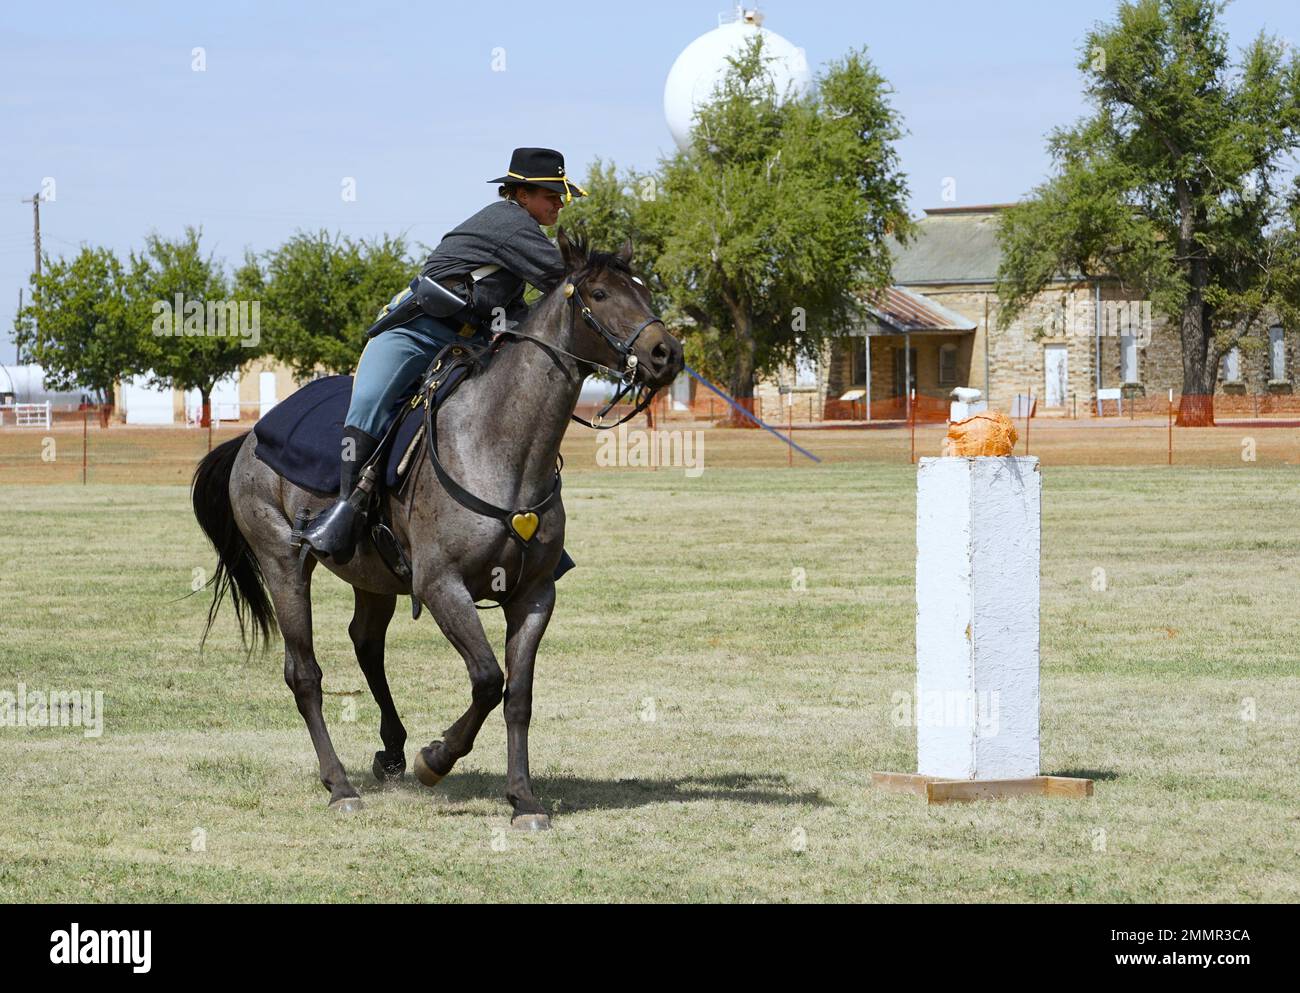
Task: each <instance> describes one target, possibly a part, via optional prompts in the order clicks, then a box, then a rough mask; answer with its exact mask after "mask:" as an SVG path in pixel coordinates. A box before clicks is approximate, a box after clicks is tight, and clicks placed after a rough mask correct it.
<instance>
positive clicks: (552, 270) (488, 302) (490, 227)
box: [420, 200, 564, 321]
mask: <svg viewBox="0 0 1300 993" xmlns="http://www.w3.org/2000/svg"><path fill="white" fill-rule="evenodd" d="M491 263H495V264H496V265H499V266H501V268H500V269H498V270H497V271H496V272H494V273H492V274H491V275H490V276H485V277H484V278H482V279H480V280H479V281H478V282H477V283H475V284H474V310H475V313H477V315H478V316H479V317H480V318H483V319H484V320H490V319H491V317H492V311H493V309H494V308H496V307H502V308H504V309H505V313H506V318H507V319H508V320H512V321H517V320H522V319H523V316H524V314H526V313H527V309H528V308H527V305H526V304H525V303H524V283H531V284H532V285H533V286H536V287H537V288H538V289H539V290H541V291H543V292H550V291H551V290H552V289H554V288H555V284H556V283H557V282H558V279H559V276H560V275H561V274H562V272H563V267H564V260H563V259H562V258H561V256H560V250H559V249H558V248H556V247H555V246H554V245H553V244H551V242H550V241H549V240H547V237H546V235H544V234H542V229H541V227H539V226H538V224H537V222H536V221H535V220H533V217H532V215H531V214H529V213H528V211H526V210H524V208H523V207H521V206H519V204H517V203H514V202H513V201H511V200H498V201H496V202H495V203H490V204H488V205H487V206H486V207H484V208H483V209H482V210H480V211H479V212H478V213H477V214H475V215H474V216H473V217H471V218H469V219H468V220H467V221H465V222H464V223H463V224H461V225H460V226H459V227H457V228H455V229H454V230H452V231H448V232H447V234H446V235H444V236H443V239H442V241H441V242H440V243H439V245H438V247H437V248H435V249H434V250H433V251H432V252H431V253H430V254H429V257H428V258H427V259H425V261H424V268H423V269H421V270H420V275H422V276H428V277H429V278H430V279H436V280H438V281H440V282H441V281H442V280H446V279H454V278H455V277H460V276H467V275H468V274H469V273H471V272H473V271H474V270H475V269H477V268H479V267H480V266H483V265H488V264H491Z"/></svg>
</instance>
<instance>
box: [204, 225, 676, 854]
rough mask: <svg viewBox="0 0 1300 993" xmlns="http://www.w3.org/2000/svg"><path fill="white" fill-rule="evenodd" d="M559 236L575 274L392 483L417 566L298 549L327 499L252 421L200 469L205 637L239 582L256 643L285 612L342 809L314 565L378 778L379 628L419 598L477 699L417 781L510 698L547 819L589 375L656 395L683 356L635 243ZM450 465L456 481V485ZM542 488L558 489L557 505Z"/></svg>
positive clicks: (401, 734) (534, 814)
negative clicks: (484, 604) (570, 474)
mask: <svg viewBox="0 0 1300 993" xmlns="http://www.w3.org/2000/svg"><path fill="white" fill-rule="evenodd" d="M556 243H557V245H558V247H559V249H560V254H561V257H562V259H563V268H564V277H563V279H562V280H561V281H560V282H559V283H558V284H557V285H556V287H555V288H554V289H553V290H552V291H551V292H549V293H547V294H546V295H545V296H544V297H543V298H542V299H541V300H540V301H538V303H537V304H535V305H534V306H533V308H532V309H531V310H530V312H529V313H528V316H527V317H526V318H525V319H524V320H523V321H522V322H521V323H520V324H519V325H518V327H517V328H510V329H507V330H504V331H501V332H499V333H498V334H497V335H496V336H495V339H494V347H495V353H494V354H493V355H492V358H491V361H490V362H488V363H487V365H486V368H484V369H483V370H482V371H480V372H477V373H475V374H474V375H470V376H468V377H467V378H465V379H464V381H463V382H462V383H461V384H460V385H459V387H458V389H457V390H456V392H455V393H454V394H453V395H452V396H451V397H450V399H448V400H447V401H446V402H445V403H444V404H443V405H442V406H441V407H440V408H438V407H435V409H434V411H433V417H434V418H436V421H435V422H434V423H436V435H435V436H434V438H433V440H432V445H433V453H434V455H436V456H437V458H436V459H431V458H429V457H427V456H428V448H429V445H430V443H431V442H430V434H431V433H432V432H431V431H426V432H425V433H424V436H423V437H422V438H421V440H420V442H419V446H420V452H419V457H418V461H417V462H415V463H413V464H412V468H411V469H410V470H409V473H411V474H412V475H409V476H408V478H406V480H405V482H404V484H403V486H402V487H401V488H400V492H401V494H402V497H401V498H400V499H399V496H398V493H397V492H393V491H388V492H386V493H384V494H383V495H382V497H381V499H382V501H384V503H385V506H386V510H387V517H388V520H389V521H390V522H391V529H392V532H393V534H394V535H395V536H396V537H397V540H398V542H399V543H400V544H401V545H402V546H403V548H404V549H405V550H407V551H408V555H409V560H410V575H409V578H408V579H405V580H403V579H400V578H399V573H398V572H397V571H395V570H393V569H391V568H390V567H389V566H388V565H387V564H386V563H385V561H384V559H383V558H382V557H381V556H380V554H379V553H378V551H377V549H376V548H375V547H374V546H373V545H372V544H371V543H370V542H369V541H365V540H363V541H362V542H361V543H360V544H359V545H358V549H357V552H356V554H355V555H354V556H353V557H352V558H351V559H349V561H348V562H347V563H346V564H344V565H339V564H337V563H334V562H332V561H330V560H329V559H325V560H324V561H323V562H318V560H317V559H316V558H314V557H311V556H306V557H305V558H302V557H300V555H299V553H298V551H296V550H295V548H294V547H293V544H292V532H293V528H294V523H295V521H299V522H300V521H302V520H304V519H308V518H310V517H312V516H314V515H315V514H316V513H318V512H319V511H320V509H321V508H322V507H323V506H324V505H325V504H326V503H328V502H329V500H330V497H329V496H328V495H326V494H320V493H316V492H314V491H311V490H306V489H302V488H300V487H298V486H296V485H294V484H293V483H291V482H289V481H288V480H287V479H284V478H283V477H281V476H279V475H278V474H277V473H276V472H275V471H274V470H273V469H271V468H270V466H268V465H267V464H266V463H265V462H262V461H261V460H259V459H258V458H257V455H256V449H257V437H256V435H255V434H254V433H253V432H249V433H247V434H244V435H241V436H240V437H238V438H234V439H232V440H230V441H227V442H225V443H223V444H221V445H219V446H218V447H216V448H214V449H213V450H212V451H211V452H210V453H209V454H208V455H207V456H206V457H205V458H204V459H203V460H202V461H201V462H200V463H199V465H198V467H197V469H196V471H195V474H194V479H193V485H192V502H193V506H194V513H195V516H196V517H197V519H198V522H199V525H200V526H201V527H202V529H203V531H204V532H205V533H206V535H207V536H208V538H209V540H210V541H211V542H212V545H213V546H214V548H215V549H216V551H217V554H218V557H219V562H218V565H217V569H216V571H215V573H214V575H213V578H212V580H211V583H210V585H211V586H212V591H213V592H212V602H211V604H210V605H209V608H208V618H207V626H206V627H205V628H204V638H205V639H206V637H207V635H208V633H209V632H210V631H211V628H212V624H213V622H214V620H215V617H216V614H217V611H218V609H219V607H220V605H221V604H222V602H223V600H224V599H225V596H226V595H227V594H228V595H229V598H230V600H231V603H232V605H233V609H234V611H235V614H236V617H237V619H238V621H239V628H240V636H241V639H242V640H243V641H244V644H245V646H246V647H247V648H248V650H249V651H250V652H251V651H252V650H253V648H255V647H256V646H257V644H258V642H259V641H260V642H261V643H262V644H263V646H265V645H267V644H268V642H269V639H270V635H271V626H272V624H273V623H274V624H276V625H278V627H279V630H280V633H281V635H282V637H283V639H284V680H285V682H286V683H287V684H288V686H289V689H290V690H291V691H292V692H293V696H294V699H295V701H296V703H297V706H298V711H299V713H300V714H301V715H302V718H303V720H304V721H305V722H306V725H307V731H308V734H309V735H310V736H311V742H312V745H313V746H314V748H315V750H316V756H317V759H318V761H319V764H320V780H321V783H322V784H324V786H325V788H326V789H327V790H328V791H329V797H330V798H329V801H328V807H329V808H330V809H333V810H337V811H345V812H346V811H353V810H358V809H360V808H361V806H362V802H361V797H360V796H359V795H358V793H357V791H356V789H355V788H354V787H353V786H352V784H351V783H350V782H349V781H348V777H347V773H346V772H345V770H344V768H343V764H342V762H340V761H339V757H338V755H337V754H336V753H335V751H334V746H333V744H332V743H331V742H330V736H329V732H328V731H327V730H326V727H325V719H324V717H323V716H322V713H321V668H320V665H319V664H318V662H317V659H316V654H315V651H314V649H313V647H312V615H311V578H312V572H313V570H314V569H315V567H316V566H317V565H318V564H323V565H325V567H326V568H327V569H328V570H329V571H330V572H333V573H334V574H335V575H336V576H338V577H339V578H340V579H342V580H343V581H344V582H345V583H347V584H349V585H350V586H351V587H352V590H353V594H354V599H355V609H354V612H353V616H352V621H351V624H350V625H349V626H348V633H349V635H350V636H351V640H352V644H353V646H354V648H355V650H356V657H357V662H358V663H359V664H360V666H361V671H362V673H363V674H364V675H365V678H366V682H367V683H368V685H369V687H370V692H371V694H372V695H373V696H374V699H375V702H376V703H377V704H378V706H379V711H380V722H379V736H380V739H381V741H382V743H383V746H384V747H383V749H382V750H380V751H377V752H376V753H375V759H374V764H373V766H372V771H373V773H374V775H375V777H376V779H378V780H379V781H380V782H388V781H392V780H397V779H401V777H402V776H403V774H404V773H405V771H406V755H405V745H406V728H405V727H404V726H403V725H402V721H401V719H400V717H399V716H398V713H397V708H396V706H395V705H394V703H393V697H392V694H391V692H390V690H389V686H388V680H387V677H386V676H385V670H384V639H385V634H386V632H387V629H388V624H389V621H390V620H391V619H392V617H393V613H394V608H395V605H396V601H397V597H398V596H399V595H410V596H412V598H413V600H412V605H413V608H415V607H416V606H417V605H418V606H422V607H427V608H428V610H429V612H430V613H431V614H432V615H433V617H434V619H435V621H436V622H437V624H438V627H439V628H440V629H441V630H442V633H443V635H444V636H445V637H446V638H447V640H448V641H450V642H451V644H452V645H453V647H455V649H456V651H458V652H459V653H460V655H461V657H462V658H463V659H464V661H465V666H466V668H467V670H468V672H469V682H470V703H469V706H468V708H467V709H466V710H465V712H464V713H463V714H462V715H461V717H460V718H459V719H458V720H456V721H455V723H453V724H452V725H451V726H450V727H449V728H447V729H446V730H445V731H444V732H443V734H442V736H441V738H435V739H434V740H433V741H431V742H430V743H429V744H428V745H427V746H425V747H423V748H421V749H419V750H418V752H417V754H416V757H415V772H416V776H417V778H418V779H419V780H420V782H422V783H424V784H425V785H426V786H430V787H432V786H436V785H437V783H438V782H439V781H440V780H441V779H442V778H443V777H444V776H446V775H447V774H448V773H449V772H450V771H451V769H452V767H453V766H454V765H455V764H456V762H457V761H458V760H460V759H461V758H463V757H464V756H465V755H467V754H469V752H470V750H471V749H472V748H473V746H474V738H475V736H476V735H477V734H478V731H479V729H480V728H481V727H482V725H483V722H484V720H485V719H486V718H487V716H488V714H489V713H491V711H492V710H493V709H494V708H495V707H496V706H497V704H498V703H501V702H502V700H504V701H505V706H504V714H505V723H506V734H507V762H508V774H507V781H506V798H507V800H508V801H509V802H510V804H511V807H512V815H511V825H512V826H513V827H516V828H520V829H524V830H545V829H546V828H549V827H550V818H549V816H548V814H547V812H546V810H545V808H544V807H543V806H542V804H541V803H540V802H539V801H538V799H537V795H536V793H535V792H534V789H533V784H532V779H531V777H530V774H529V770H528V730H529V723H530V719H531V714H532V693H533V666H534V660H535V658H536V655H537V649H538V645H539V644H540V642H541V640H542V637H543V635H544V634H545V633H546V628H547V625H548V623H549V621H550V618H551V613H552V610H553V608H554V606H555V581H554V578H553V570H554V569H555V566H556V564H557V562H558V561H559V559H560V555H561V551H562V547H563V543H564V529H565V514H564V505H563V500H562V499H561V498H560V497H559V479H560V476H559V473H560V468H559V466H560V464H561V463H560V462H559V452H560V442H561V441H562V439H563V437H564V433H565V429H566V428H567V426H568V423H569V420H570V418H571V417H573V416H574V410H575V408H576V406H577V401H578V395H579V392H580V390H581V388H582V384H583V382H584V380H585V379H586V377H587V376H588V375H590V374H592V373H593V372H594V371H596V370H599V369H605V370H606V371H610V369H611V366H618V368H617V369H614V370H613V371H615V372H617V373H619V374H620V375H621V376H622V380H623V383H624V385H625V387H626V388H634V389H635V390H636V391H638V392H639V393H640V394H642V395H643V396H644V397H647V398H648V397H649V396H652V395H653V392H654V391H655V390H657V389H659V388H661V387H663V386H666V385H667V384H668V383H670V382H671V381H672V380H673V379H674V378H675V377H676V376H677V375H678V374H679V373H680V372H681V370H682V368H683V358H682V346H681V343H680V342H679V341H678V339H677V338H675V337H674V336H673V335H672V334H670V333H669V332H668V329H667V327H666V326H665V325H664V323H663V321H662V320H660V319H659V318H658V317H657V316H656V315H655V314H654V312H653V308H652V306H651V300H650V294H649V292H648V290H647V289H646V287H645V284H644V283H643V282H642V280H641V279H640V278H639V277H637V276H636V275H635V274H634V273H633V270H632V267H631V260H632V245H631V243H630V242H625V243H624V244H623V246H622V248H621V249H619V251H617V252H614V253H610V252H596V251H588V247H587V245H586V243H585V242H584V241H583V240H582V239H580V238H575V239H573V240H572V241H570V239H569V238H568V237H567V236H566V234H565V232H564V231H563V229H561V230H560V232H559V235H558V237H557V241H556ZM633 384H635V385H633ZM638 409H640V406H638ZM597 420H599V418H597ZM425 423H426V425H428V426H430V427H432V425H431V424H430V421H428V420H427V419H426V422H425ZM584 423H590V422H584ZM593 426H596V425H593ZM448 478H449V479H450V481H451V484H452V485H451V487H448V486H447V485H444V481H446V480H448ZM457 488H459V489H460V491H461V492H460V493H459V495H458V496H459V498H458V497H457V495H454V493H453V491H454V490H455V489H457ZM466 493H468V494H469V495H470V496H471V499H469V500H465V499H464V497H465V495H466ZM548 494H550V495H552V496H553V497H554V499H551V500H550V502H549V503H548V502H547V500H548V499H549V498H548ZM473 498H478V500H480V501H486V503H487V505H490V506H492V507H494V508H505V509H506V510H509V508H525V509H526V508H538V509H541V508H542V507H544V510H543V512H541V513H540V514H537V515H534V514H533V513H531V512H525V513H522V514H520V513H516V514H514V515H513V516H511V517H497V518H494V517H492V516H487V515H485V514H484V513H483V512H482V510H483V507H482V506H481V505H480V506H479V508H478V509H472V506H470V505H472V504H473V502H474V500H473ZM467 504H470V505H467ZM512 528H514V529H515V531H516V533H515V534H511V533H510V531H511V529H512ZM529 530H532V532H533V533H532V534H531V535H527V534H526V532H528V531H529ZM521 539H522V540H521ZM502 577H507V580H506V581H505V582H503V581H502ZM508 577H516V578H515V579H514V581H513V582H510V581H509V579H508ZM479 600H489V601H496V604H497V605H498V606H500V607H501V609H502V610H503V613H504V615H505V621H506V642H505V664H506V671H505V673H504V674H503V673H502V671H501V667H500V665H499V664H498V662H497V658H496V655H495V654H494V653H493V649H492V645H491V644H490V643H489V641H488V638H487V635H486V633H485V632H484V630H483V625H482V623H481V622H480V620H479V617H478V612H479V609H481V608H476V602H477V601H479ZM246 621H247V630H246Z"/></svg>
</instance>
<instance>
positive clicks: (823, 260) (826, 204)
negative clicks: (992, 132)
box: [564, 36, 912, 402]
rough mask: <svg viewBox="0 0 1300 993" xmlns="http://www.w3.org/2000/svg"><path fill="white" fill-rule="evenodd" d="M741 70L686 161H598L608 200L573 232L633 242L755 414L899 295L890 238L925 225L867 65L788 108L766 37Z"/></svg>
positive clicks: (729, 79) (586, 210) (837, 65)
mask: <svg viewBox="0 0 1300 993" xmlns="http://www.w3.org/2000/svg"><path fill="white" fill-rule="evenodd" d="M729 61H730V68H729V71H728V72H727V74H726V75H725V77H724V78H723V80H722V81H721V83H720V84H719V87H718V89H717V91H716V92H715V94H714V96H713V99H712V101H711V102H710V103H709V104H708V105H707V106H704V107H702V108H701V109H700V111H699V113H698V118H697V123H696V127H695V130H694V133H693V137H692V145H691V147H690V149H689V150H688V151H687V152H679V153H677V154H675V155H674V156H672V157H671V158H669V159H667V160H665V161H663V162H661V163H660V164H659V168H658V170H657V172H655V173H652V174H641V175H638V174H629V175H628V176H627V177H626V178H625V179H624V180H623V181H619V180H618V179H617V178H616V176H615V175H614V170H613V167H612V166H611V167H609V169H608V170H604V169H601V168H599V165H600V164H599V163H598V164H597V165H598V168H597V169H596V170H593V173H592V175H591V176H590V177H589V178H588V183H590V184H591V186H590V187H589V189H591V190H592V192H593V193H594V194H596V195H593V197H592V198H591V200H590V202H589V203H587V202H582V201H580V202H579V203H580V205H579V206H577V209H576V210H575V209H574V208H573V207H571V208H569V211H568V212H566V213H569V218H570V219H569V220H566V221H565V222H564V223H566V224H569V223H571V221H572V220H574V219H580V220H582V221H585V222H587V223H589V224H590V225H591V226H592V228H593V229H594V230H593V231H592V232H591V234H592V236H593V238H594V239H595V240H596V242H597V243H602V242H604V243H608V244H609V245H610V246H613V245H617V244H618V243H619V242H620V241H621V240H622V237H624V236H628V237H632V239H633V242H634V244H635V245H636V246H637V254H636V259H637V261H636V264H637V266H638V267H639V268H641V269H644V270H646V271H647V274H648V281H649V283H650V286H651V291H652V293H654V294H656V296H657V297H662V298H666V300H667V301H668V306H667V307H665V310H666V311H667V312H668V313H674V312H675V313H679V314H682V315H685V316H688V317H689V318H690V319H691V321H692V322H693V326H692V327H691V328H690V331H689V334H688V337H687V353H688V356H689V357H690V359H691V360H692V361H693V362H694V361H704V362H705V363H706V364H707V367H709V368H712V369H714V370H725V372H726V375H725V376H724V377H723V378H725V379H726V381H727V383H728V386H729V388H730V390H731V392H732V394H733V395H734V396H735V397H737V398H738V399H740V400H741V401H742V402H745V401H749V400H750V399H751V398H752V397H753V394H754V385H755V381H756V379H757V377H758V376H759V375H760V374H764V373H772V372H774V371H776V369H777V368H778V367H779V366H781V365H784V364H787V363H790V362H792V361H793V360H794V358H795V355H796V353H798V354H802V355H804V356H806V357H809V358H816V357H817V356H818V354H819V352H820V347H821V345H822V344H823V343H824V342H825V341H827V340H828V339H830V338H832V337H834V336H836V335H838V334H840V333H842V332H843V331H845V330H846V329H848V328H849V327H850V326H851V325H852V324H853V323H854V321H855V320H856V319H857V318H858V317H859V316H860V314H861V297H862V295H863V294H865V293H868V292H870V291H871V290H874V289H878V288H882V287H884V286H886V285H888V283H889V280H890V263H891V259H890V255H889V250H888V247H887V239H888V236H889V235H890V234H893V235H895V236H897V237H898V238H899V239H900V240H903V241H905V240H906V239H907V237H908V236H909V234H910V233H911V230H912V225H911V221H910V220H909V218H908V216H907V212H906V196H907V190H906V183H905V180H904V178H903V175H902V173H901V171H900V170H899V166H898V155H897V152H896V150H895V148H894V144H893V143H894V142H895V141H896V140H897V139H898V138H900V137H901V136H902V129H901V124H900V122H899V119H898V117H897V115H896V113H895V112H894V111H893V110H892V109H891V108H890V106H889V103H888V93H889V90H888V87H887V84H886V83H885V81H884V79H883V78H882V77H881V76H880V74H879V73H878V72H877V71H876V70H875V68H874V67H873V66H872V64H871V63H870V61H869V60H868V59H867V56H866V54H865V52H860V51H853V52H850V53H849V54H848V55H847V56H845V57H844V58H842V59H840V60H838V61H836V62H833V63H831V64H830V65H829V66H828V67H827V68H826V70H825V72H824V73H823V74H821V75H820V76H819V79H818V81H817V82H818V85H817V86H816V87H815V88H814V91H813V92H812V93H811V94H810V95H808V96H806V97H802V98H791V99H787V100H784V101H783V100H782V99H780V97H781V96H783V95H782V94H778V93H777V91H776V85H775V82H774V79H773V75H772V73H771V71H770V69H769V67H768V66H769V63H770V61H771V59H770V58H768V57H767V56H766V55H764V53H763V45H762V37H761V36H757V37H755V38H754V39H753V41H752V42H751V43H750V44H749V45H748V47H747V48H746V49H745V50H744V51H742V52H741V53H740V54H739V55H737V56H736V57H734V58H732V59H730V60H729ZM601 194H605V195H607V196H609V197H610V199H609V200H608V201H606V202H605V203H602V202H601V201H602V200H603V199H604V198H603V197H602V196H601ZM606 204H608V205H606ZM665 316H668V315H667V313H666V315H665Z"/></svg>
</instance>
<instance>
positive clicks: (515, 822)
mask: <svg viewBox="0 0 1300 993" xmlns="http://www.w3.org/2000/svg"><path fill="white" fill-rule="evenodd" d="M510 826H511V827H512V828H514V829H515V830H516V831H549V830H550V829H551V819H550V818H549V817H547V816H546V815H545V814H520V815H518V816H517V817H512V818H511V819H510Z"/></svg>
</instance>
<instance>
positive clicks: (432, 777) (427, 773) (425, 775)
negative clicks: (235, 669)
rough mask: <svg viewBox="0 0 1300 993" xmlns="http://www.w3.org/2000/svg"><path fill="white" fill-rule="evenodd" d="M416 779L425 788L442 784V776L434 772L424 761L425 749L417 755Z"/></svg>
mask: <svg viewBox="0 0 1300 993" xmlns="http://www.w3.org/2000/svg"><path fill="white" fill-rule="evenodd" d="M415 778H416V779H418V780H419V781H420V782H422V783H424V785H425V786H437V785H438V784H439V783H441V782H442V774H441V773H437V772H434V771H433V770H432V769H430V768H429V763H427V762H425V761H424V749H420V750H419V751H418V752H416V753H415Z"/></svg>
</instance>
